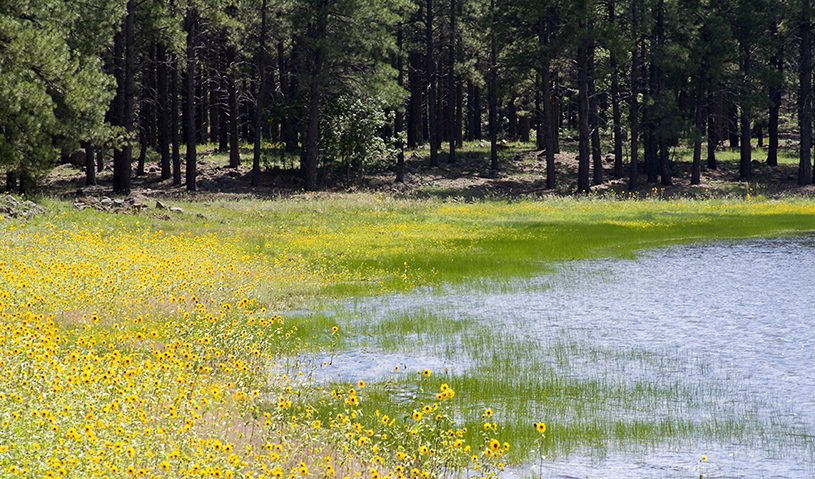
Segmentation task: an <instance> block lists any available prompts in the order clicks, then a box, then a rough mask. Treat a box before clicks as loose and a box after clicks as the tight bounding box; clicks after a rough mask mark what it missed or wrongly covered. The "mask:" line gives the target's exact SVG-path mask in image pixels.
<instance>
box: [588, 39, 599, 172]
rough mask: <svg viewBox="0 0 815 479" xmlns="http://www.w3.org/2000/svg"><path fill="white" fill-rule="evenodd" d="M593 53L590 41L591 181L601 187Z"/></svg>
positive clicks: (593, 44) (592, 45) (593, 43)
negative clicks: (592, 171)
mask: <svg viewBox="0 0 815 479" xmlns="http://www.w3.org/2000/svg"><path fill="white" fill-rule="evenodd" d="M592 30H593V27H592ZM592 34H593V33H592ZM594 51H595V42H594V40H593V39H592V40H591V43H590V44H589V47H588V58H587V61H588V65H587V67H586V68H587V70H588V76H589V127H590V128H591V158H592V163H593V170H594V175H593V177H592V181H593V183H594V184H595V185H602V184H603V152H602V151H601V150H600V115H599V114H598V110H597V95H596V91H595V84H594Z"/></svg>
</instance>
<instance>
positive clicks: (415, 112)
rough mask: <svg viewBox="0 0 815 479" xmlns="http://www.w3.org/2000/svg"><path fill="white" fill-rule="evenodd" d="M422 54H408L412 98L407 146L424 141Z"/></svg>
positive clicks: (410, 101) (409, 107) (408, 119)
mask: <svg viewBox="0 0 815 479" xmlns="http://www.w3.org/2000/svg"><path fill="white" fill-rule="evenodd" d="M421 71H422V54H421V53H419V52H411V53H410V55H409V56H408V83H409V84H410V85H409V87H410V100H409V102H408V114H407V123H408V125H407V146H408V148H416V147H417V146H419V145H420V144H421V143H423V142H424V134H423V128H422V124H423V112H422V103H423V102H424V100H423V98H422V97H423V92H424V88H423V86H424V82H423V81H422V74H421Z"/></svg>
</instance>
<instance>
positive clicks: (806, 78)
mask: <svg viewBox="0 0 815 479" xmlns="http://www.w3.org/2000/svg"><path fill="white" fill-rule="evenodd" d="M810 8H811V7H810V2H809V0H804V1H803V5H802V18H801V25H800V30H801V62H800V65H801V66H800V68H801V71H800V75H801V76H800V78H799V82H800V85H801V86H800V88H801V94H800V95H799V102H800V104H799V107H798V108H799V110H798V111H799V114H798V126H799V128H800V130H801V133H800V135H801V147H800V148H801V150H800V152H799V155H800V157H799V161H798V184H799V185H808V184H811V183H812V23H811V21H812V20H811V12H810Z"/></svg>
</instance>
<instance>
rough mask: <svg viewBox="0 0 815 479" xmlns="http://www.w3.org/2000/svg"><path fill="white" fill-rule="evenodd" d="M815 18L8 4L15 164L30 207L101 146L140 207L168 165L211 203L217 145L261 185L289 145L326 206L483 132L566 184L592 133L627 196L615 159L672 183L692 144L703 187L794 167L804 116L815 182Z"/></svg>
mask: <svg viewBox="0 0 815 479" xmlns="http://www.w3.org/2000/svg"><path fill="white" fill-rule="evenodd" d="M811 2H812V0H721V1H719V0H717V1H712V0H606V1H600V0H576V1H574V0H570V1H563V0H373V1H369V0H27V1H25V2H9V1H0V168H3V169H4V170H5V171H6V180H7V188H8V189H19V190H20V191H23V190H25V189H27V188H29V187H30V186H31V184H32V183H33V182H35V181H36V180H37V178H38V177H40V176H41V175H42V174H43V173H44V172H46V171H48V169H49V168H50V167H51V165H52V164H53V163H54V161H55V160H56V159H57V157H58V156H59V155H63V156H66V155H70V154H71V152H73V151H76V150H77V149H79V148H80V147H81V149H82V151H84V155H83V158H84V162H85V171H86V180H87V182H88V183H89V184H95V182H96V174H97V173H98V172H99V171H102V168H103V167H104V166H105V165H106V164H107V162H108V161H109V160H110V159H111V158H112V167H113V191H114V193H120V194H127V193H129V191H130V188H131V177H132V175H133V164H134V162H135V163H136V173H135V174H143V173H144V169H145V158H146V157H147V152H148V150H152V151H154V152H156V155H157V156H158V157H159V158H160V162H159V165H158V167H159V169H160V172H161V177H162V179H166V180H169V179H171V178H172V182H173V183H174V184H177V185H181V184H186V188H187V189H188V190H195V189H196V174H197V172H196V161H195V158H196V148H198V147H199V146H200V145H201V144H203V143H215V144H217V145H218V148H219V149H220V150H222V151H228V152H229V166H230V167H237V166H238V165H239V164H240V161H241V158H240V155H239V145H240V144H241V142H250V143H252V144H253V146H254V150H253V160H252V185H253V186H257V185H258V184H259V182H260V172H261V168H262V167H263V153H262V152H263V150H262V144H263V143H262V142H263V141H271V142H274V143H276V144H279V145H280V151H281V152H284V153H285V154H287V155H290V156H291V157H294V158H299V164H298V165H297V167H298V169H299V171H300V173H301V175H302V177H303V179H304V182H305V187H306V189H308V190H315V189H317V188H319V187H320V185H321V184H324V182H327V181H330V180H332V179H336V178H338V177H341V176H349V175H351V176H353V175H362V174H364V173H365V171H366V168H369V167H370V165H371V164H372V163H373V162H375V161H378V160H381V159H382V158H391V159H392V161H393V162H394V166H393V167H394V171H395V174H396V176H397V181H400V180H402V178H403V175H404V168H405V166H404V150H405V148H415V147H417V146H420V145H427V146H429V151H430V159H429V161H430V164H431V165H432V166H437V165H439V164H440V162H447V163H449V164H454V163H455V162H456V157H457V155H456V152H457V148H460V147H461V146H462V144H463V142H464V141H465V140H479V139H482V136H483V137H485V138H484V139H489V141H490V144H491V154H490V157H491V166H492V168H494V169H498V167H499V163H498V155H497V141H498V139H499V138H509V139H513V140H514V139H520V140H526V141H529V140H530V139H531V138H534V139H535V141H536V143H537V147H538V149H540V150H543V151H544V152H545V158H546V171H547V180H546V185H547V188H554V187H555V186H556V184H557V175H556V169H555V154H556V153H558V152H559V151H560V142H561V140H562V137H563V136H564V134H566V133H565V132H574V133H573V134H574V136H575V137H576V138H577V140H578V144H579V150H578V151H579V153H578V158H579V168H578V190H579V191H583V192H587V191H589V190H590V189H591V186H592V185H594V184H600V183H603V182H604V181H605V180H606V179H605V178H604V171H603V162H604V160H605V156H606V155H611V157H613V165H614V167H613V170H612V174H613V176H614V177H615V178H628V182H629V186H630V188H632V189H635V188H637V187H638V185H640V184H641V182H642V178H640V176H641V175H642V174H644V175H645V177H646V178H645V179H646V180H647V181H648V182H660V183H661V184H663V185H670V184H671V183H672V164H671V163H672V160H671V155H670V150H671V148H673V147H675V146H676V145H677V144H678V143H679V141H681V140H685V141H688V140H690V141H691V142H692V144H693V162H692V174H691V183H692V184H698V183H699V182H700V181H701V178H700V175H701V170H702V164H703V160H704V162H705V163H706V167H707V168H716V166H717V160H716V153H717V148H719V147H721V146H722V145H725V144H728V145H729V146H730V147H738V148H739V152H740V176H741V178H742V179H744V180H750V179H751V177H752V161H753V158H752V155H753V149H752V147H751V143H750V140H751V138H756V137H758V138H759V142H763V141H764V133H765V132H766V138H767V145H768V147H767V158H766V159H764V158H761V161H766V162H767V163H768V164H769V165H777V162H778V151H779V123H780V121H781V119H782V118H783V117H784V115H787V116H790V115H791V116H792V117H794V118H795V119H796V121H797V123H796V124H795V126H796V128H795V131H796V133H795V134H796V136H797V140H798V141H799V142H800V149H799V152H800V162H799V168H798V171H799V174H798V183H799V184H802V185H803V184H810V183H811V182H812V181H813V174H814V173H815V172H813V169H812V146H813V145H812V143H813V139H812V128H813V127H812V91H813V88H812V74H813V72H812V41H813V40H812V30H813V27H812V16H813V12H812V5H811ZM601 132H603V133H604V137H607V138H609V139H610V142H609V143H607V144H604V143H603V142H602V141H601ZM182 145H183V151H184V157H183V158H182V155H181V152H182ZM604 150H606V151H605V153H604ZM703 156H704V159H703ZM640 170H642V173H640Z"/></svg>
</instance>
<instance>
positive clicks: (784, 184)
mask: <svg viewBox="0 0 815 479" xmlns="http://www.w3.org/2000/svg"><path fill="white" fill-rule="evenodd" d="M207 153H212V152H204V153H203V154H202V155H201V156H200V157H199V161H198V176H197V181H196V186H197V191H195V192H189V191H187V189H186V185H185V184H183V182H182V184H181V185H173V184H172V180H171V179H170V180H161V177H160V171H159V169H158V166H157V165H147V167H146V173H145V174H144V175H136V174H135V169H134V174H133V177H132V192H133V193H134V194H138V195H141V196H148V197H160V198H188V199H193V198H202V199H204V198H207V197H211V196H227V197H259V198H272V197H279V196H286V195H290V194H296V193H299V192H302V190H303V187H304V183H303V181H302V179H301V178H300V177H299V176H298V175H297V172H296V171H290V170H274V171H263V172H262V173H261V178H260V186H259V187H255V188H253V187H251V165H247V164H243V165H241V166H239V167H238V168H228V167H227V166H226V165H225V164H220V163H218V162H217V161H216V160H214V159H213V158H215V157H214V156H213V155H208V154H207ZM501 153H502V154H501V161H500V169H499V171H497V172H493V171H492V170H491V169H490V163H489V158H485V157H483V156H481V155H477V154H473V153H472V152H468V153H462V154H459V155H458V156H459V159H458V161H457V162H456V164H454V165H449V164H446V158H447V156H446V154H440V155H439V157H440V162H441V163H442V166H439V167H434V168H431V167H430V166H429V165H428V161H427V160H426V159H425V157H424V155H419V154H418V153H416V152H414V153H412V154H410V156H409V157H408V158H407V159H406V174H405V181H404V182H403V183H397V182H396V181H395V174H394V173H393V172H392V171H379V172H373V173H369V174H368V175H366V176H365V178H364V179H362V180H357V181H343V182H337V183H333V184H325V185H321V190H323V191H326V192H355V191H369V192H383V193H385V194H388V195H392V196H406V197H419V198H421V197H431V196H436V197H442V198H449V199H456V200H472V199H478V198H510V199H511V198H522V197H534V196H546V195H570V194H574V192H575V190H576V185H577V166H578V165H577V157H576V155H575V154H574V153H561V154H558V155H557V156H556V172H557V173H556V175H557V186H556V188H555V189H553V190H548V189H546V157H545V154H544V153H543V152H541V151H529V150H511V149H506V150H504V151H502V152H501ZM755 156H756V157H759V156H763V155H761V153H760V152H756V154H755ZM608 158H609V160H608V161H607V162H606V163H605V166H604V171H603V178H604V182H603V183H602V184H599V185H593V186H592V191H593V192H594V193H606V194H615V195H626V196H628V195H630V192H629V189H628V177H627V174H628V165H627V164H626V165H625V167H624V172H625V175H626V176H624V177H623V178H620V179H614V178H613V165H612V163H611V162H610V157H608ZM690 167H691V165H690V163H686V162H674V164H673V185H671V186H663V185H661V184H659V183H648V182H646V179H647V178H646V175H645V172H644V171H642V168H641V169H640V173H639V188H638V189H637V195H638V196H640V197H644V196H661V197H677V196H687V197H720V196H728V195H736V196H745V195H746V194H750V195H751V196H753V197H756V196H759V195H763V196H765V197H768V198H774V197H779V196H796V195H798V196H800V195H805V196H811V195H813V194H815V186H813V185H810V186H803V187H801V186H798V184H797V175H798V168H797V165H792V164H781V165H779V166H776V167H770V166H767V165H766V164H765V163H763V162H760V161H757V160H754V161H753V180H751V181H750V182H745V181H740V180H739V165H738V163H737V162H734V161H722V162H719V165H718V168H717V169H715V170H713V169H707V168H706V167H704V166H703V169H702V184H701V185H696V186H691V185H690ZM183 177H184V172H183V171H182V180H183ZM97 180H98V184H97V185H96V186H87V185H85V174H84V171H83V170H82V169H80V168H76V167H74V166H72V165H70V164H65V165H60V166H58V167H56V168H55V169H54V170H53V171H52V172H51V174H50V175H48V177H47V179H46V181H45V182H44V184H43V186H42V189H41V192H42V193H44V194H47V195H59V196H64V197H81V196H94V197H100V196H106V195H111V192H112V170H111V168H110V166H107V167H106V168H105V170H104V171H102V172H100V173H97Z"/></svg>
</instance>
